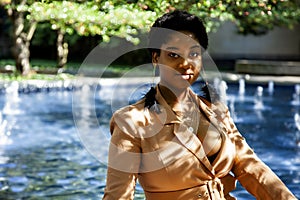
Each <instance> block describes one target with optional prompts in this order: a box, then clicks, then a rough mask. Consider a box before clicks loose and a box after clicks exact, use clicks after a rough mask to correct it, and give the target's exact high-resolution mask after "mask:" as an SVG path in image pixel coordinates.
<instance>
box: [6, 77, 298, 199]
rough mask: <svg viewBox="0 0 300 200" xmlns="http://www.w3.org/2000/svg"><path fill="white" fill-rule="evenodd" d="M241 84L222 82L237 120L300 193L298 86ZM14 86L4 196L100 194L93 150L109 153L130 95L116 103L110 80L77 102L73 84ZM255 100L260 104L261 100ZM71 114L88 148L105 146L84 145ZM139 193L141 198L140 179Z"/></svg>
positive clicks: (101, 172)
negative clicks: (116, 115)
mask: <svg viewBox="0 0 300 200" xmlns="http://www.w3.org/2000/svg"><path fill="white" fill-rule="evenodd" d="M223 84H224V83H223ZM240 84H242V85H241V86H239V84H228V83H227V84H226V87H228V88H226V87H225V84H224V89H225V88H226V94H225V93H224V95H226V99H227V104H228V107H229V108H230V110H231V112H232V116H233V118H234V120H235V122H236V124H237V127H238V128H239V130H240V131H241V132H242V134H243V135H244V136H245V138H246V139H247V141H248V143H249V144H250V146H252V147H253V148H254V149H255V151H256V152H257V154H258V155H259V156H260V157H261V159H262V160H264V161H265V162H266V163H267V164H268V165H269V166H270V167H271V168H272V169H273V170H274V171H275V172H276V173H277V174H278V175H279V176H280V177H281V178H282V180H283V181H284V182H285V183H286V184H287V186H288V187H289V188H290V189H291V190H292V191H293V192H294V193H295V194H296V195H297V197H300V186H299V183H300V147H299V146H298V145H299V143H298V144H297V138H298V141H299V137H298V136H297V134H298V135H299V132H300V130H299V127H298V125H299V124H298V122H299V121H298V119H299V113H298V112H299V106H297V105H295V104H293V103H292V102H293V101H294V100H295V96H294V94H295V93H296V91H295V88H294V86H280V87H279V86H276V85H275V87H274V85H273V86H264V85H245V83H240ZM243 84H244V85H243ZM60 85H63V84H60ZM258 86H259V87H262V88H260V89H258ZM148 87H149V85H147V86H139V88H138V89H136V88H137V86H136V85H131V86H130V87H129V86H128V87H123V88H120V89H121V90H122V92H123V94H121V93H117V92H115V94H117V95H119V97H120V96H122V95H124V96H125V95H130V96H131V97H132V99H138V98H140V97H141V96H142V95H140V94H138V95H137V94H136V93H135V92H141V93H142V92H143V90H147V89H148ZM239 87H243V88H242V89H239ZM264 87H273V91H272V95H264V94H263V90H264ZM16 88H17V87H16V85H12V88H9V89H7V91H5V92H3V93H2V94H1V96H0V108H1V112H0V199H79V200H81V199H101V197H102V195H103V192H104V187H105V178H106V166H105V163H101V162H99V161H98V160H97V159H96V158H97V156H98V159H99V157H101V159H102V160H103V161H104V160H106V159H107V158H106V156H107V153H105V151H106V149H105V145H102V143H101V142H105V140H108V139H109V136H110V133H109V127H108V124H109V120H110V117H111V114H112V111H113V110H115V109H117V108H119V107H120V106H123V105H124V104H128V103H129V102H128V101H127V102H118V101H115V102H113V105H112V107H111V105H110V103H111V102H109V101H108V100H107V95H108V94H109V93H110V92H111V90H112V88H110V87H109V85H107V86H106V88H101V87H99V86H98V85H86V86H84V87H82V88H80V89H79V90H76V92H78V93H77V96H76V95H75V96H76V97H78V99H77V100H78V102H80V103H78V104H76V106H77V107H76V108H74V107H73V108H72V97H73V93H72V91H71V90H70V86H68V85H67V86H66V88H65V89H63V90H59V89H55V87H53V88H54V89H39V90H36V89H34V88H31V91H33V92H28V90H25V89H24V88H23V89H22V91H23V92H19V93H16V92H15V91H16V90H17V89H16ZM126 88H127V89H128V88H131V89H130V91H131V92H130V93H129V92H128V90H126ZM20 89H21V88H20V86H19V88H18V90H19V91H20ZM121 90H120V91H121ZM258 90H259V91H258ZM24 91H27V92H24ZM124 92H125V93H124ZM258 92H261V93H258ZM9 95H11V96H10V97H8V96H9ZM241 96H243V98H241ZM256 98H257V99H256ZM8 99H9V100H8ZM90 102H93V103H90ZM287 102H291V103H287ZM257 103H260V104H262V105H260V106H259V107H256V106H257ZM270 108H272V109H270ZM287 111H288V112H287ZM73 114H75V115H76V116H77V117H78V120H77V121H76V123H80V124H81V125H82V127H83V130H82V131H85V132H86V135H85V136H86V138H88V139H90V140H92V139H94V140H93V141H92V142H93V144H94V146H91V147H90V148H98V147H99V146H101V148H102V147H103V150H100V153H102V154H99V155H91V154H90V153H89V152H88V151H89V150H90V151H93V150H92V149H86V148H85V147H84V144H83V143H82V140H81V139H82V138H80V136H79V135H78V130H77V129H76V126H75V122H74V120H73V117H74V116H73ZM258 116H259V117H258ZM95 117H96V119H95ZM91 130H92V131H91ZM99 133H103V134H104V135H100V136H101V137H100V136H99ZM92 134H95V135H97V134H98V136H97V137H92V136H93V135H92ZM81 136H82V135H81ZM98 137H99V138H98ZM95 138H96V139H95ZM103 138H105V140H104V139H103ZM105 154H106V155H105ZM232 194H233V195H235V196H236V197H238V199H239V200H249V199H254V198H253V197H251V196H250V195H249V194H248V193H247V192H246V191H245V190H244V189H243V188H242V187H241V186H240V185H238V188H237V190H236V191H234V192H233V193H232ZM135 199H144V196H143V191H142V188H141V187H140V186H139V185H138V186H137V189H136V198H135Z"/></svg>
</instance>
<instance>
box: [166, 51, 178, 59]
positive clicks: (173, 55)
mask: <svg viewBox="0 0 300 200" xmlns="http://www.w3.org/2000/svg"><path fill="white" fill-rule="evenodd" d="M168 55H169V56H170V57H172V58H179V57H180V55H178V54H177V53H173V52H170V53H169V54H168Z"/></svg>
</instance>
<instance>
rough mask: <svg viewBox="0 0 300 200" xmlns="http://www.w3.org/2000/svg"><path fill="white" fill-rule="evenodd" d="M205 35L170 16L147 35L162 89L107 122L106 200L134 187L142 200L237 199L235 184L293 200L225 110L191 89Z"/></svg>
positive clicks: (190, 22)
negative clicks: (139, 188) (138, 188)
mask: <svg viewBox="0 0 300 200" xmlns="http://www.w3.org/2000/svg"><path fill="white" fill-rule="evenodd" d="M207 45H208V39H207V33H206V31H205V27H204V26H203V24H202V22H201V21H200V20H199V19H198V18H197V17H196V16H194V15H191V14H189V13H187V12H184V11H174V12H172V13H168V14H165V15H163V16H162V17H160V18H158V19H157V20H156V22H155V23H154V25H153V27H152V29H151V31H150V52H151V55H152V63H153V66H154V67H158V68H159V72H160V81H159V83H158V84H157V86H156V87H155V88H151V90H150V91H149V92H148V93H147V94H146V95H145V98H143V99H142V100H141V101H139V102H137V103H135V104H133V105H130V106H127V107H125V108H122V109H120V110H118V111H116V112H115V113H114V115H113V117H112V119H111V134H112V138H111V143H110V150H109V151H110V152H109V162H108V172H107V185H106V189H105V194H104V198H103V199H105V200H116V199H133V196H134V189H135V184H136V181H137V180H139V183H140V184H141V186H142V187H143V189H144V193H145V196H146V199H147V200H160V199H161V200H168V199H170V200H174V199H180V200H181V199H182V200H189V199H235V198H233V197H231V196H230V194H229V192H230V191H232V190H234V189H235V184H236V180H238V181H240V183H241V184H242V185H243V186H244V187H245V188H246V189H247V191H249V192H250V193H251V194H252V195H253V196H255V197H256V198H257V199H263V200H268V199H276V200H280V199H282V200H288V199H296V198H295V197H294V196H293V194H292V193H291V192H290V191H289V190H288V189H287V187H286V186H285V185H284V184H283V183H282V181H281V180H280V179H279V178H278V177H277V176H276V175H275V174H274V173H273V172H272V171H271V170H270V168H269V167H267V166H266V165H265V164H264V163H263V162H262V161H261V160H260V159H259V158H258V157H257V156H256V155H255V153H254V152H253V150H252V149H251V148H250V147H249V146H248V145H247V143H246V141H245V139H244V138H243V137H242V136H241V134H240V133H239V132H238V130H237V128H236V126H235V125H234V123H233V121H232V119H231V118H230V116H229V112H228V109H227V107H226V106H225V105H223V104H222V103H221V102H220V101H218V99H217V98H215V97H213V96H212V92H211V91H210V89H209V87H207V86H206V87H205V88H204V90H203V91H204V92H205V94H206V95H205V97H200V96H197V95H196V94H195V93H194V92H193V91H192V90H191V89H190V87H189V86H190V85H191V84H193V83H194V82H195V81H196V79H197V78H198V76H199V74H200V71H201V69H202V60H201V59H202V56H201V54H202V52H203V50H204V49H206V48H207Z"/></svg>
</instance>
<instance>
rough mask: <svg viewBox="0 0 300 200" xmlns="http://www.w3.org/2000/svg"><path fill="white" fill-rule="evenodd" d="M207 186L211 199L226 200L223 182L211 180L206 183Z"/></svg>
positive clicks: (217, 179) (216, 179)
mask: <svg viewBox="0 0 300 200" xmlns="http://www.w3.org/2000/svg"><path fill="white" fill-rule="evenodd" d="M206 185H207V188H208V191H209V194H210V198H211V199H212V200H221V199H225V198H224V193H223V192H224V188H223V184H222V183H221V180H220V179H219V178H215V179H212V180H209V181H208V182H207V183H206Z"/></svg>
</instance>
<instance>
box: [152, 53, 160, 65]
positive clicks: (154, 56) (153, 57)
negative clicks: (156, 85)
mask: <svg viewBox="0 0 300 200" xmlns="http://www.w3.org/2000/svg"><path fill="white" fill-rule="evenodd" d="M158 58H159V54H158V52H152V63H153V65H156V64H158Z"/></svg>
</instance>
